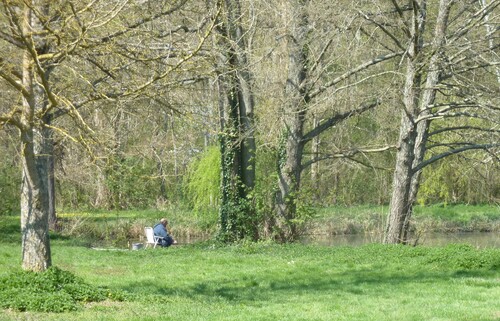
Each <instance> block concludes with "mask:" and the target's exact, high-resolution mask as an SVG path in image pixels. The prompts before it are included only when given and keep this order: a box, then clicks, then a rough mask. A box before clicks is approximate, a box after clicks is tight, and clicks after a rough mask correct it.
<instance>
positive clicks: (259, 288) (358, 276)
mask: <svg viewBox="0 0 500 321" xmlns="http://www.w3.org/2000/svg"><path fill="white" fill-rule="evenodd" d="M477 276H484V272H483V271H481V272H479V271H459V272H455V273H450V272H449V271H448V272H446V271H434V272H423V271H421V272H418V273H413V274H411V275H406V274H405V275H403V274H401V273H396V272H393V273H389V272H387V271H375V270H372V269H365V270H356V271H347V272H342V273H335V274H333V275H331V274H315V275H304V274H303V273H301V274H300V276H297V275H286V276H283V275H282V276H280V277H276V274H275V273H274V274H265V273H261V274H259V275H248V276H244V277H242V278H237V279H227V278H224V276H221V277H220V278H219V279H211V280H205V281H201V282H196V283H193V284H192V285H187V286H186V287H166V286H163V285H164V284H163V283H156V282H150V281H147V282H142V281H140V282H133V283H130V284H128V285H127V286H126V287H124V288H122V290H125V291H127V292H129V293H135V294H141V293H145V294H150V295H160V296H169V295H170V296H171V295H175V296H180V297H186V298H188V299H193V300H203V301H210V300H214V299H215V300H221V299H222V300H224V301H228V302H234V303H239V304H240V303H254V304H256V303H263V302H268V301H270V300H273V299H275V298H279V297H290V296H300V295H304V294H306V293H307V294H308V295H310V294H311V293H312V294H313V295H312V296H313V297H314V296H315V295H321V294H327V293H332V292H336V293H347V294H354V295H373V294H376V293H377V291H379V290H380V287H381V286H389V287H395V286H405V285H410V284H412V283H435V282H443V280H447V279H450V280H451V279H456V278H464V277H477ZM367 285H368V286H367Z"/></svg>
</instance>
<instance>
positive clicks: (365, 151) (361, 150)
mask: <svg viewBox="0 0 500 321" xmlns="http://www.w3.org/2000/svg"><path fill="white" fill-rule="evenodd" d="M396 148H397V146H396V145H388V146H383V147H376V148H355V149H350V150H345V151H341V152H338V153H335V154H321V156H319V157H315V158H314V159H311V160H309V161H307V162H305V163H304V164H302V169H305V168H307V167H309V166H311V165H312V164H314V163H317V162H320V161H323V160H327V159H336V158H348V159H350V160H353V161H356V162H358V163H361V164H363V165H365V166H367V167H372V168H378V169H387V168H380V167H374V166H372V165H368V164H365V163H362V162H360V161H359V160H356V159H354V158H353V156H355V155H357V154H370V153H381V152H385V151H388V150H391V149H396Z"/></svg>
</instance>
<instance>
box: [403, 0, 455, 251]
mask: <svg viewBox="0 0 500 321" xmlns="http://www.w3.org/2000/svg"><path fill="white" fill-rule="evenodd" d="M451 2H452V1H451V0H441V1H440V7H439V12H438V17H437V21H436V27H435V31H434V39H433V43H432V56H431V58H430V61H429V66H428V72H427V78H426V82H425V87H424V88H423V90H422V92H421V93H422V99H421V102H420V113H419V117H420V118H422V117H426V116H428V115H429V113H430V111H429V109H428V108H429V106H431V105H432V104H434V101H435V99H436V86H437V85H438V83H439V76H440V74H441V71H442V70H443V66H442V64H443V61H442V58H443V57H442V48H443V46H444V44H445V41H446V29H447V27H448V17H449V13H450V9H451ZM430 124H431V121H430V120H421V121H420V122H418V124H417V139H416V143H415V147H414V148H415V151H414V160H413V165H412V167H413V168H415V167H416V166H417V165H418V164H420V163H421V162H422V161H423V160H424V158H425V152H426V144H427V137H428V133H429V127H430ZM421 174H422V170H419V171H417V172H415V173H413V177H412V179H411V183H410V193H409V196H408V209H407V213H406V217H405V220H404V224H403V239H402V241H403V242H404V243H407V242H408V234H409V230H410V219H411V216H412V214H413V205H414V204H415V202H416V200H417V194H418V188H419V186H420V177H421Z"/></svg>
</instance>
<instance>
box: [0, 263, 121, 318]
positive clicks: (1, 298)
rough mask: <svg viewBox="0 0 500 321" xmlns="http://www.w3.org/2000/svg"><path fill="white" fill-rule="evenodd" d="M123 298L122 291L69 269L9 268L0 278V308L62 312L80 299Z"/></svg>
mask: <svg viewBox="0 0 500 321" xmlns="http://www.w3.org/2000/svg"><path fill="white" fill-rule="evenodd" d="M108 298H109V299H114V300H123V299H124V298H125V296H124V294H123V293H113V292H111V291H109V290H108V289H103V288H97V287H93V286H91V285H89V284H87V283H85V282H84V281H83V280H82V279H81V278H79V277H77V276H75V275H74V274H72V273H71V272H68V271H63V270H61V269H59V268H57V267H51V268H49V269H47V270H46V271H45V272H41V273H35V272H30V271H18V272H13V273H11V274H10V275H7V276H5V277H3V278H0V308H4V309H14V310H17V311H38V312H66V311H74V310H77V309H79V308H80V307H81V304H82V303H87V302H99V301H103V300H105V299H108Z"/></svg>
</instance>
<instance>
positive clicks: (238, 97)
mask: <svg viewBox="0 0 500 321" xmlns="http://www.w3.org/2000/svg"><path fill="white" fill-rule="evenodd" d="M219 5H221V6H223V9H224V12H225V16H224V18H223V20H222V23H221V24H220V26H219V28H218V31H219V41H218V47H219V49H220V50H222V52H221V57H224V58H223V59H221V61H219V62H218V68H217V69H218V72H219V75H218V84H219V110H220V116H221V132H222V135H221V137H220V146H221V157H222V158H221V170H222V173H221V174H222V178H221V198H222V199H221V207H220V213H219V216H220V217H219V219H220V229H221V230H220V238H221V239H223V240H225V241H234V240H237V239H241V238H245V237H248V238H251V239H254V240H256V239H258V237H259V236H258V222H256V217H255V209H254V208H253V204H252V202H251V200H250V199H249V197H248V196H249V195H250V193H251V191H252V190H253V189H254V187H255V149H256V146H255V133H254V127H255V126H254V99H253V93H252V84H251V81H252V80H251V74H250V72H249V70H248V68H249V66H248V52H247V46H246V43H245V36H244V31H243V27H242V21H241V19H242V13H241V4H240V2H239V1H238V0H223V1H221V2H219Z"/></svg>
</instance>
